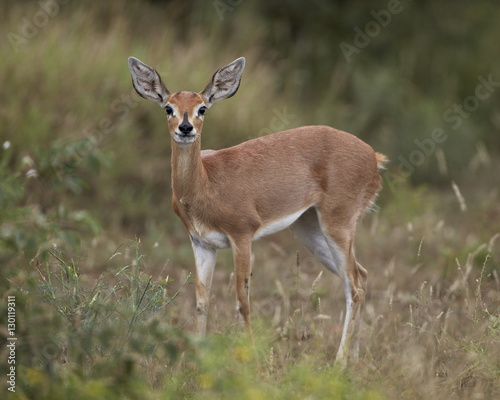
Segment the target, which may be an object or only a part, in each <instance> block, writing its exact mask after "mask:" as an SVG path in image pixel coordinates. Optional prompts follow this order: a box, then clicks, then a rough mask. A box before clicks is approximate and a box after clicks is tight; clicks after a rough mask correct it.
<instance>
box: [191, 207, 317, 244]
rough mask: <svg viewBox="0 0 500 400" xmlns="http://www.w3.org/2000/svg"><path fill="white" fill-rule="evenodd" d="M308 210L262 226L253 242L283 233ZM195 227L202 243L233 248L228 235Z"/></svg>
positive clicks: (195, 225) (195, 234)
mask: <svg viewBox="0 0 500 400" xmlns="http://www.w3.org/2000/svg"><path fill="white" fill-rule="evenodd" d="M308 208H309V207H307V208H304V209H302V210H299V211H297V212H295V213H293V214H290V215H287V216H285V217H283V218H280V219H276V220H273V221H270V222H269V223H267V224H266V225H263V226H261V227H260V228H259V230H258V231H257V232H255V235H254V236H253V238H252V240H257V239H260V238H262V237H264V236H268V235H272V234H273V233H277V232H279V231H282V230H283V229H286V228H288V227H289V226H290V225H292V224H293V223H294V222H295V221H297V219H298V218H299V217H300V216H301V215H302V214H303V213H304V212H305V211H306V210H307V209H308ZM193 225H194V228H195V229H196V233H192V235H193V236H194V237H195V238H196V239H198V240H201V241H202V242H204V243H206V244H208V245H209V246H211V247H214V248H216V249H226V248H228V247H231V242H230V240H229V238H228V237H227V235H225V234H224V233H221V232H217V231H208V230H206V229H204V227H203V226H200V224H197V223H194V224H193Z"/></svg>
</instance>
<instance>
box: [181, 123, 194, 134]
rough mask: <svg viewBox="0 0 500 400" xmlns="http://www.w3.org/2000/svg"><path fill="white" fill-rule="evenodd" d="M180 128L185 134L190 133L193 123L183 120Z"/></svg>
mask: <svg viewBox="0 0 500 400" xmlns="http://www.w3.org/2000/svg"><path fill="white" fill-rule="evenodd" d="M179 130H180V131H181V133H182V134H183V135H189V134H190V133H191V131H192V130H193V125H191V124H190V123H189V122H183V123H182V124H180V125H179Z"/></svg>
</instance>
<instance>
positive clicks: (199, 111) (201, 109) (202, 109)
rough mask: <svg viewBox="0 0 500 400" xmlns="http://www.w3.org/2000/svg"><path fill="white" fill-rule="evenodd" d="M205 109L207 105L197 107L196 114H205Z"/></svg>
mask: <svg viewBox="0 0 500 400" xmlns="http://www.w3.org/2000/svg"><path fill="white" fill-rule="evenodd" d="M206 111H207V107H205V106H201V107H200V108H199V109H198V115H199V116H202V115H205V112H206Z"/></svg>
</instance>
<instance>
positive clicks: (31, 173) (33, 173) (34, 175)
mask: <svg viewBox="0 0 500 400" xmlns="http://www.w3.org/2000/svg"><path fill="white" fill-rule="evenodd" d="M26 177H27V178H38V171H37V170H36V169H34V168H31V169H30V170H28V172H26Z"/></svg>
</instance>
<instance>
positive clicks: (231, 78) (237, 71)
mask: <svg viewBox="0 0 500 400" xmlns="http://www.w3.org/2000/svg"><path fill="white" fill-rule="evenodd" d="M244 68H245V58H244V57H240V58H238V59H236V60H234V61H233V62H232V63H231V64H228V65H226V66H225V67H222V68H221V69H219V70H218V71H217V72H216V73H215V74H214V76H213V77H212V80H211V81H210V83H209V84H208V85H207V87H206V88H205V89H203V91H202V92H201V94H202V95H203V97H204V98H205V102H206V103H207V106H209V107H210V106H211V105H212V104H213V103H215V102H216V101H218V100H223V99H227V98H229V97H231V96H233V95H234V94H235V93H236V91H237V90H238V88H239V87H240V81H241V75H242V74H243V69H244Z"/></svg>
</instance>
